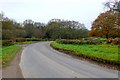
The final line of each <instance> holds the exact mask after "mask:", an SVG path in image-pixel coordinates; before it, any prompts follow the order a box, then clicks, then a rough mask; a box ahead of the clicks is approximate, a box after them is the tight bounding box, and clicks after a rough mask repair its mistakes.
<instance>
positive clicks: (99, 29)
mask: <svg viewBox="0 0 120 80" xmlns="http://www.w3.org/2000/svg"><path fill="white" fill-rule="evenodd" d="M119 19H120V17H119V16H118V15H117V14H116V13H115V12H114V11H107V12H105V13H101V14H100V15H99V16H98V17H97V19H96V20H95V21H94V22H93V23H92V27H91V31H90V33H89V35H90V36H102V37H106V38H109V37H118V36H119V35H118V31H119V30H120V28H119V26H120V25H119V24H118V20H119Z"/></svg>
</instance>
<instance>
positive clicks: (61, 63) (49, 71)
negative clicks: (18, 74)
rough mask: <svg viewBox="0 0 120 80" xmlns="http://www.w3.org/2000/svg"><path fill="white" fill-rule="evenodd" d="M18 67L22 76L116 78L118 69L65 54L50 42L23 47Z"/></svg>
mask: <svg viewBox="0 0 120 80" xmlns="http://www.w3.org/2000/svg"><path fill="white" fill-rule="evenodd" d="M20 67H21V70H22V73H23V76H24V78H118V71H116V70H109V69H106V68H103V67H100V66H97V65H94V64H90V63H88V62H84V61H81V60H78V59H75V58H73V57H71V56H69V55H65V54H63V53H61V52H58V51H56V50H54V49H52V48H51V47H50V42H40V43H35V44H31V45H29V46H27V47H25V48H24V50H23V52H22V56H21V62H20Z"/></svg>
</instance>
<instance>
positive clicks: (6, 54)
mask: <svg viewBox="0 0 120 80" xmlns="http://www.w3.org/2000/svg"><path fill="white" fill-rule="evenodd" d="M21 49H22V47H20V46H16V45H12V46H6V47H3V48H2V66H3V67H5V66H7V65H9V63H10V62H11V61H12V60H13V59H14V57H15V55H16V53H18V52H19V51H20V50H21Z"/></svg>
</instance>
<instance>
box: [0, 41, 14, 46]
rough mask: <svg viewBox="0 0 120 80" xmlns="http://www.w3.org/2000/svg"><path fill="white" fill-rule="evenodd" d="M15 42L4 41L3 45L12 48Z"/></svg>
mask: <svg viewBox="0 0 120 80" xmlns="http://www.w3.org/2000/svg"><path fill="white" fill-rule="evenodd" d="M13 44H14V41H13V40H2V45H3V46H10V45H13Z"/></svg>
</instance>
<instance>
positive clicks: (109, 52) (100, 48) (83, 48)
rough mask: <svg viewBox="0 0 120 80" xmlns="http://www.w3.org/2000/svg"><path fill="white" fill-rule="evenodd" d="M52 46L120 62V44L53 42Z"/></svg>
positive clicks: (106, 60) (94, 57) (99, 58)
mask: <svg viewBox="0 0 120 80" xmlns="http://www.w3.org/2000/svg"><path fill="white" fill-rule="evenodd" d="M51 46H52V47H54V48H56V49H59V50H64V51H70V52H72V53H73V54H75V55H81V56H85V57H88V58H91V59H98V60H99V61H103V62H108V63H112V64H114V63H120V60H119V61H118V46H117V45H112V44H97V45H94V44H61V43H57V42H52V43H51Z"/></svg>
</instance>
